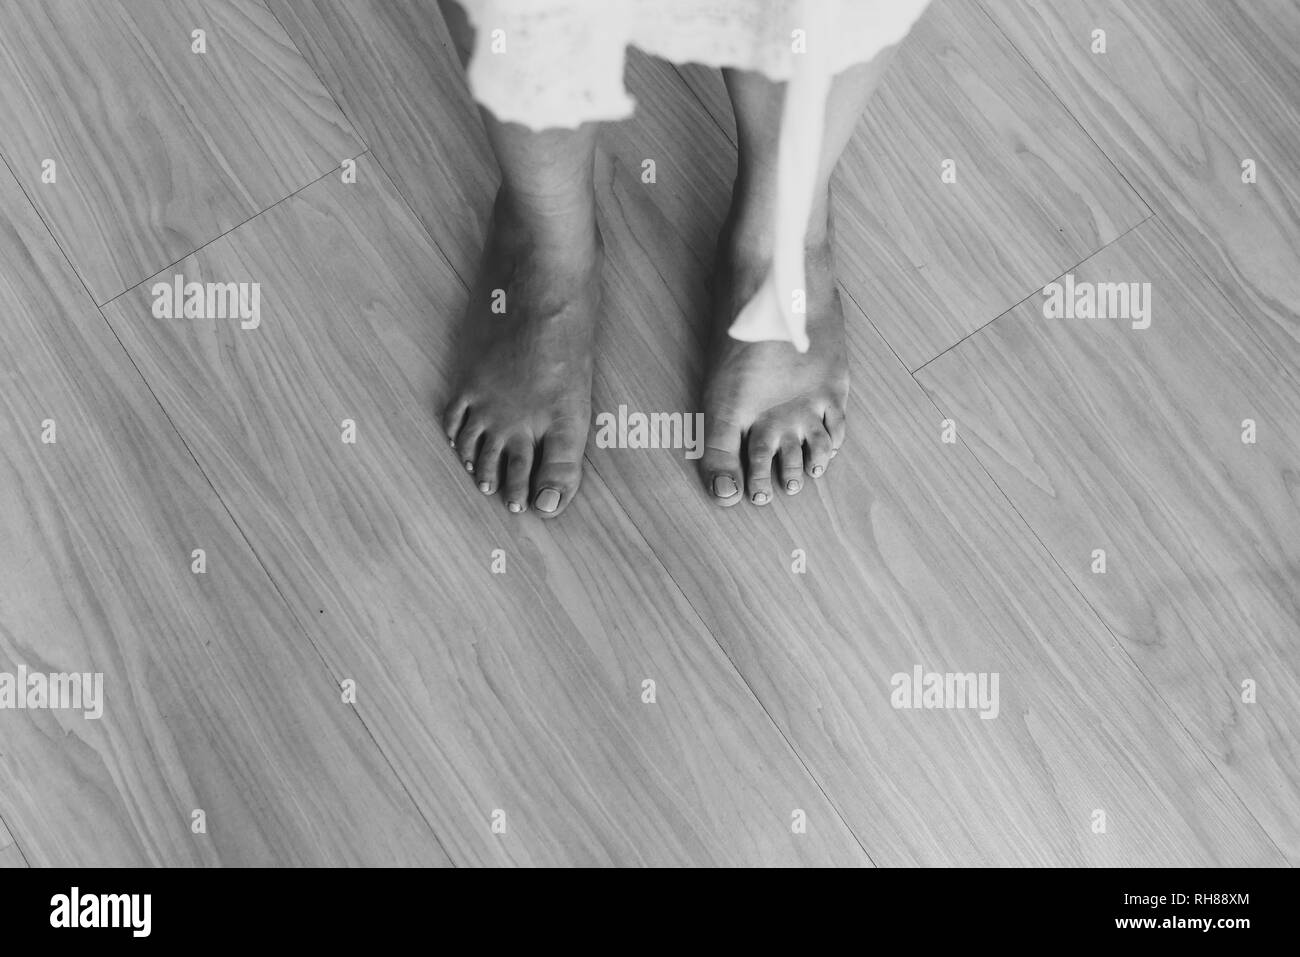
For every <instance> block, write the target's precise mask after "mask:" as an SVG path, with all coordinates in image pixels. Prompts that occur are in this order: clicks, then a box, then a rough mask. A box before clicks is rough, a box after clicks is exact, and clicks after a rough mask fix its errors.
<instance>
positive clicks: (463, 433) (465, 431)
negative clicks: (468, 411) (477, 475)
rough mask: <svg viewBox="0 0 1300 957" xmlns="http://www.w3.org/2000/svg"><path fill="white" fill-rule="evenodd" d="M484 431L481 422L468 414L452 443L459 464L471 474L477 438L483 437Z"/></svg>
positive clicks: (476, 449)
mask: <svg viewBox="0 0 1300 957" xmlns="http://www.w3.org/2000/svg"><path fill="white" fill-rule="evenodd" d="M484 431H485V427H484V424H483V422H482V421H481V420H479V419H476V418H474V416H473V415H470V416H469V417H468V418H467V419H466V420H465V424H464V425H463V426H461V429H460V432H459V434H457V436H456V441H455V442H453V443H452V444H453V445H454V446H455V447H456V456H457V458H459V459H460V464H461V465H463V466H464V467H465V471H466V472H469V473H470V474H471V475H472V474H473V473H474V462H475V460H476V459H477V458H478V447H479V440H480V439H482V438H483V433H484Z"/></svg>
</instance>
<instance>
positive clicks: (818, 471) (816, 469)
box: [812, 452, 835, 478]
mask: <svg viewBox="0 0 1300 957" xmlns="http://www.w3.org/2000/svg"><path fill="white" fill-rule="evenodd" d="M831 455H832V456H834V455H835V453H834V452H832V453H831ZM825 471H826V469H824V468H822V467H821V466H820V465H814V466H813V467H812V474H813V478H821V477H822V473H823V472H825Z"/></svg>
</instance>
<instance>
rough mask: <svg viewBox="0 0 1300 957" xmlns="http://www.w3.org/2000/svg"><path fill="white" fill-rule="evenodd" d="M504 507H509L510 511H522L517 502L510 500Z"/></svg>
mask: <svg viewBox="0 0 1300 957" xmlns="http://www.w3.org/2000/svg"><path fill="white" fill-rule="evenodd" d="M506 508H508V509H510V511H512V512H522V511H523V510H524V507H523V506H522V505H520V504H519V503H518V502H511V503H510V504H509V505H507V506H506Z"/></svg>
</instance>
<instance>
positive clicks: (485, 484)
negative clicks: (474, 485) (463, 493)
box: [478, 482, 492, 495]
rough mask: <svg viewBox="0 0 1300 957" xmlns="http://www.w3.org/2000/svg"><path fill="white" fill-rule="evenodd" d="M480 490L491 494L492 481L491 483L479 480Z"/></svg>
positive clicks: (485, 493)
mask: <svg viewBox="0 0 1300 957" xmlns="http://www.w3.org/2000/svg"><path fill="white" fill-rule="evenodd" d="M478 490H479V491H480V492H482V493H483V494H484V495H491V494H492V483H491V482H479V483H478Z"/></svg>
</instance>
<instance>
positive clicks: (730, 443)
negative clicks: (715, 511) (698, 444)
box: [700, 420, 745, 508]
mask: <svg viewBox="0 0 1300 957" xmlns="http://www.w3.org/2000/svg"><path fill="white" fill-rule="evenodd" d="M744 475H745V473H744V470H743V469H742V468H741V467H740V429H739V428H734V427H732V426H731V424H730V423H729V422H727V421H726V420H716V421H715V420H709V424H708V431H707V432H706V434H705V440H704V454H703V455H702V456H700V478H702V479H703V480H704V490H705V491H706V492H707V493H708V495H709V498H710V499H711V500H712V501H713V502H714V503H715V504H717V505H721V506H722V507H723V508H730V507H731V506H733V505H738V504H740V500H741V498H742V496H741V494H740V489H741V484H742V483H743V481H744Z"/></svg>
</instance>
